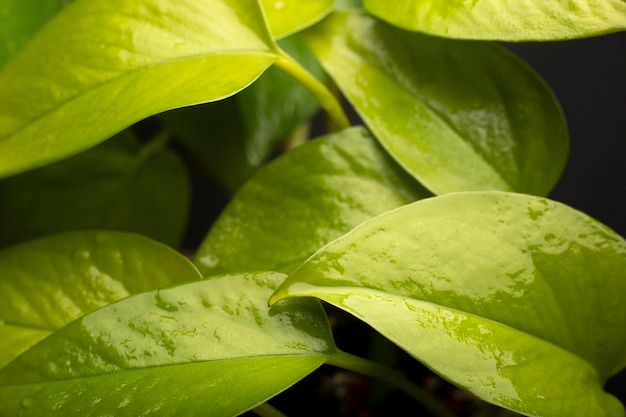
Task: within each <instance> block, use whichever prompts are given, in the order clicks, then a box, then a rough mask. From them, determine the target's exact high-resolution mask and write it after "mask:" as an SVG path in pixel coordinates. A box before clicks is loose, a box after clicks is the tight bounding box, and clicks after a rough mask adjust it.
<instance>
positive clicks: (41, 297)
mask: <svg viewBox="0 0 626 417" xmlns="http://www.w3.org/2000/svg"><path fill="white" fill-rule="evenodd" d="M200 278H201V276H200V274H199V273H198V271H197V270H196V269H195V268H194V266H193V265H192V264H191V263H190V262H189V261H187V259H185V258H184V257H183V256H181V255H180V254H178V253H177V252H175V251H173V250H172V249H169V248H168V247H166V246H164V245H162V244H160V243H157V242H154V241H152V240H149V239H146V238H144V237H141V236H138V235H132V234H126V233H119V232H93V231H85V232H72V233H65V234H60V235H56V236H50V237H45V238H41V239H38V240H33V241H30V242H27V243H23V244H21V245H16V246H13V247H11V248H7V249H4V250H2V251H0V335H1V336H2V337H0V368H1V367H2V366H4V365H5V364H7V363H8V362H9V361H11V360H12V359H13V358H15V357H16V356H17V355H19V354H20V353H22V352H23V351H24V350H26V349H27V348H29V347H30V346H32V345H33V344H35V343H36V342H38V341H39V340H41V339H43V338H44V337H46V336H47V335H49V334H50V333H51V332H52V331H54V330H56V329H59V328H61V327H62V326H64V325H65V324H67V323H69V322H70V321H72V320H74V319H77V318H79V317H81V316H83V315H85V314H87V313H89V312H91V311H94V310H96V309H98V308H100V307H103V306H106V305H108V304H110V303H112V302H114V301H117V300H120V299H122V298H124V297H127V296H128V295H130V294H135V293H139V292H144V291H149V290H152V289H155V288H159V287H162V286H165V285H170V284H172V283H176V282H185V281H194V280H198V279H200ZM0 403H2V402H0ZM2 404H4V403H2Z"/></svg>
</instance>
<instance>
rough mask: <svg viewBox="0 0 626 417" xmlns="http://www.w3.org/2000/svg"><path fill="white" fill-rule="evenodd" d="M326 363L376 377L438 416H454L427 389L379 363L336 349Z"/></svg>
mask: <svg viewBox="0 0 626 417" xmlns="http://www.w3.org/2000/svg"><path fill="white" fill-rule="evenodd" d="M327 364H328V365H333V366H337V367H339V368H343V369H347V370H349V371H353V372H358V373H361V374H364V375H367V376H370V377H374V378H378V379H380V380H382V381H385V382H386V383H388V384H390V385H393V386H394V387H396V388H398V389H399V390H401V391H402V392H404V393H405V394H407V395H408V396H409V397H411V398H413V399H414V400H415V401H417V402H419V403H420V404H421V405H423V406H424V407H425V408H426V409H428V411H430V412H431V413H432V414H433V415H436V416H438V417H455V415H454V414H453V413H452V412H451V411H449V410H448V409H446V408H445V407H444V406H443V405H442V404H440V403H439V402H438V401H437V400H435V398H433V396H432V395H431V394H430V393H429V392H428V391H426V390H425V389H423V388H421V387H419V386H417V385H415V384H414V383H413V382H411V381H410V380H408V379H407V378H405V377H404V376H402V375H400V374H399V373H398V372H396V371H394V370H393V369H391V368H389V367H387V366H384V365H382V364H380V363H377V362H373V361H370V360H369V359H365V358H361V357H359V356H355V355H352V354H350V353H347V352H343V351H341V350H337V353H336V354H334V355H333V356H332V357H331V358H330V360H328V362H327Z"/></svg>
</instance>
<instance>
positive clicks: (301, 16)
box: [261, 0, 334, 38]
mask: <svg viewBox="0 0 626 417" xmlns="http://www.w3.org/2000/svg"><path fill="white" fill-rule="evenodd" d="M261 3H262V4H263V8H264V9H265V14H266V15H267V20H268V22H269V25H270V28H271V29H272V34H273V35H274V36H275V37H277V38H281V37H284V36H287V35H290V34H292V33H295V32H298V31H300V30H302V29H304V28H307V27H309V26H311V25H313V24H314V23H316V22H318V21H319V20H321V19H322V18H323V17H324V16H326V15H327V14H328V13H330V11H331V10H332V9H333V4H334V1H333V0H307V1H300V0H262V1H261Z"/></svg>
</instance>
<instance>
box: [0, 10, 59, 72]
mask: <svg viewBox="0 0 626 417" xmlns="http://www.w3.org/2000/svg"><path fill="white" fill-rule="evenodd" d="M65 3H67V0H3V2H2V7H0V68H2V67H3V66H4V64H6V63H7V62H8V61H9V59H10V58H11V57H12V56H13V54H15V52H16V51H18V50H19V49H20V48H21V47H22V46H23V45H24V44H25V43H26V42H27V41H28V39H30V38H31V36H32V35H33V34H35V33H36V32H37V31H38V30H39V28H40V27H41V26H43V24H45V23H46V22H47V21H48V20H49V19H50V18H51V17H52V16H54V15H55V14H56V12H58V11H59V10H60V9H61V8H62V7H63V5H64V4H65Z"/></svg>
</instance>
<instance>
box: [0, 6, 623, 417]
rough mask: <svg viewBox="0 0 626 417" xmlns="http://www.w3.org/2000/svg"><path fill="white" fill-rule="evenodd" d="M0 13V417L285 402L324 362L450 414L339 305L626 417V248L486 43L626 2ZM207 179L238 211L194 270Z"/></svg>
mask: <svg viewBox="0 0 626 417" xmlns="http://www.w3.org/2000/svg"><path fill="white" fill-rule="evenodd" d="M469 3H471V4H469ZM0 19H1V20H0V177H2V179H0V206H1V207H3V210H2V212H0V245H1V246H2V249H0V289H1V291H0V297H2V300H1V302H0V335H2V336H4V337H2V342H1V344H0V410H2V411H1V412H0V414H2V415H4V414H7V415H16V414H17V415H25V416H27V415H33V416H41V415H45V416H50V415H59V416H61V415H63V416H67V415H81V416H82V415H111V414H115V415H129V416H130V415H133V416H134V415H174V414H180V415H211V416H231V415H239V414H241V413H244V412H246V411H248V410H252V411H254V412H255V413H257V414H259V415H267V416H272V415H274V416H276V415H282V413H281V412H280V411H279V410H277V409H276V408H274V407H273V406H272V405H270V404H271V402H272V397H274V396H276V395H277V394H279V393H281V392H283V391H284V390H287V391H289V390H288V388H289V387H291V386H292V385H293V384H296V383H298V381H300V380H301V379H302V378H304V377H305V376H307V375H309V374H311V373H314V372H316V369H318V368H319V367H320V366H322V365H323V364H331V365H334V366H337V367H342V368H345V369H348V370H352V371H358V372H362V373H364V374H367V375H370V376H375V377H379V378H382V379H383V380H385V381H387V382H388V383H390V384H392V385H395V386H396V387H398V388H400V389H401V390H403V391H404V392H405V393H406V394H408V395H409V396H410V397H413V398H414V399H415V400H417V401H418V402H420V403H421V404H422V406H423V407H426V408H427V409H428V410H429V411H430V412H431V414H433V415H441V416H451V415H453V413H452V412H451V411H450V410H448V409H446V408H445V407H444V406H442V405H441V404H440V403H438V402H437V401H436V400H434V399H433V398H432V397H430V396H429V394H428V392H426V391H425V390H424V389H423V388H421V387H420V386H418V385H417V384H415V383H414V382H411V381H409V380H407V379H406V378H404V377H402V376H400V375H399V374H397V373H395V372H394V371H393V370H391V369H389V368H386V367H385V366H383V365H381V364H379V363H376V362H373V361H371V360H369V359H366V358H361V357H358V356H354V355H352V354H350V353H347V352H344V351H343V350H341V349H340V348H339V347H338V346H337V345H336V344H335V342H334V337H333V330H334V329H333V328H332V326H330V325H329V320H328V317H327V314H328V313H327V311H328V310H325V309H324V308H323V307H322V306H323V305H322V304H321V303H320V300H323V301H324V302H325V303H329V304H332V305H334V306H335V307H338V308H339V309H341V310H343V311H345V312H346V313H348V314H350V315H352V316H354V317H356V318H357V319H359V320H362V321H363V322H365V323H367V324H368V325H370V326H371V327H372V329H373V330H372V331H375V332H378V333H379V334H381V335H383V336H384V337H386V338H387V339H388V340H390V341H391V342H392V343H393V344H395V345H397V346H398V347H399V348H401V349H402V350H404V351H405V352H406V353H408V354H409V355H410V356H412V357H414V358H415V359H416V360H419V361H420V362H421V363H423V364H424V365H425V366H426V367H428V368H430V369H431V370H432V371H433V372H434V373H436V374H438V375H439V376H441V377H442V378H444V379H446V380H448V381H450V382H451V383H453V384H455V385H457V386H458V387H460V388H461V389H464V390H468V391H469V392H471V393H472V394H474V395H475V396H477V397H478V398H480V399H482V400H484V401H486V402H488V403H491V404H494V405H495V406H498V407H502V408H504V409H509V410H512V411H514V412H518V413H521V414H524V415H531V416H546V417H551V416H555V417H556V416H563V415H571V416H589V415H593V416H607V417H623V416H624V415H625V412H624V407H623V405H622V404H621V403H620V402H619V401H618V400H617V399H616V398H614V397H613V396H611V395H609V394H607V393H605V392H604V391H603V389H602V387H603V385H604V383H605V382H606V381H607V379H608V378H610V377H611V376H613V375H615V374H616V373H618V372H620V371H621V370H622V369H623V368H624V366H626V353H625V352H626V334H624V332H623V331H621V329H622V328H623V326H624V323H626V307H624V305H623V303H622V302H621V300H622V299H623V298H624V296H625V295H626V241H625V240H624V239H623V238H622V237H621V236H619V235H618V234H616V233H615V232H614V231H612V230H610V229H609V228H607V227H606V226H604V225H602V224H600V223H599V222H598V221H596V220H594V219H592V218H590V217H589V216H587V215H585V214H583V213H580V212H578V211H576V210H575V209H573V208H571V207H568V206H565V205H563V204H560V203H558V202H555V201H551V200H549V199H547V198H546V197H545V196H546V195H547V194H548V193H549V192H550V190H551V189H552V187H553V186H554V185H555V184H556V182H557V181H558V178H559V175H560V173H561V171H562V169H563V167H564V165H565V160H566V156H567V149H568V140H567V130H566V127H565V126H566V125H565V121H564V118H563V115H562V114H561V110H560V108H559V105H558V103H557V100H556V99H555V97H554V96H553V95H552V93H551V92H550V90H549V88H548V87H547V86H546V84H545V83H544V82H543V81H542V80H541V79H540V78H539V77H538V76H537V75H536V74H535V73H534V72H533V71H532V70H531V69H529V68H528V67H527V66H526V65H525V64H524V63H523V62H521V61H520V60H519V59H518V58H516V57H515V56H513V55H511V54H510V53H508V52H506V51H505V50H504V49H503V48H502V47H500V46H498V45H496V44H495V43H493V42H491V41H519V40H530V41H547V40H564V39H574V38H584V37H590V36H596V35H601V34H607V33H612V32H617V31H621V30H624V29H625V28H626V3H624V2H623V1H621V0H605V1H600V0H586V1H583V0H576V1H569V2H552V3H550V2H545V1H538V0H533V1H525V2H513V1H504V2H502V1H500V2H495V1H488V0H485V1H475V2H449V1H435V2H433V1H430V2H423V1H417V0H413V1H410V0H407V1H399V2H394V3H393V4H390V3H389V2H380V1H377V0H365V1H363V2H359V1H336V2H333V1H331V0H310V1H307V2H301V1H300V2H298V1H291V0H281V1H277V0H271V1H270V0H264V1H260V0H245V1H241V0H236V1H235V0H202V1H197V0H193V1H192V0H184V1H171V0H138V1H134V2H127V1H123V0H113V1H111V0H74V1H61V0H56V1H44V0H28V1H23V0H8V1H6V4H5V5H3V6H2V8H0ZM477 40H480V41H477ZM344 99H345V100H346V102H347V103H348V104H349V105H350V106H351V107H352V108H353V109H354V110H355V111H356V113H357V114H358V116H359V120H362V121H363V123H364V125H363V126H350V124H351V123H350V121H349V118H348V117H347V116H346V114H345V113H344V110H343V108H342V104H341V103H342V100H344ZM190 106H191V107H190ZM320 108H321V109H322V110H324V114H325V115H326V119H325V120H324V122H323V123H322V124H324V125H325V126H326V130H327V132H324V134H322V135H321V136H320V137H316V138H309V135H308V133H307V131H308V126H309V124H310V122H311V118H312V117H313V115H314V114H315V113H316V112H317V111H318V110H319V109H320ZM147 118H149V120H145V119H147ZM309 139H310V140H309ZM276 155H278V156H277V157H276V158H275V159H273V157H274V156H276ZM191 170H193V171H194V172H195V171H198V170H200V171H203V172H207V173H208V174H209V175H211V176H212V177H213V178H214V180H215V181H216V182H217V183H219V184H220V185H221V186H222V187H224V188H225V189H226V190H228V192H229V193H231V200H230V202H229V204H228V206H227V207H226V208H225V209H224V211H223V212H222V213H221V215H220V216H219V217H218V218H217V219H216V220H215V221H214V222H213V225H212V227H211V228H210V230H208V233H207V235H206V237H205V238H204V240H203V241H202V243H201V244H200V245H199V246H198V247H195V248H185V249H187V250H189V249H191V251H192V255H191V256H190V257H191V260H189V259H186V258H185V257H183V256H182V255H180V254H179V252H178V250H180V249H182V247H181V239H182V236H183V235H184V232H185V223H186V219H187V216H188V211H189V198H190V197H189V196H190V190H189V172H190V171H191ZM268 400H269V402H268ZM299 401H301V402H305V401H306V399H302V400H299ZM310 401H313V393H312V395H311V398H310ZM497 409H498V408H493V410H497Z"/></svg>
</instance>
